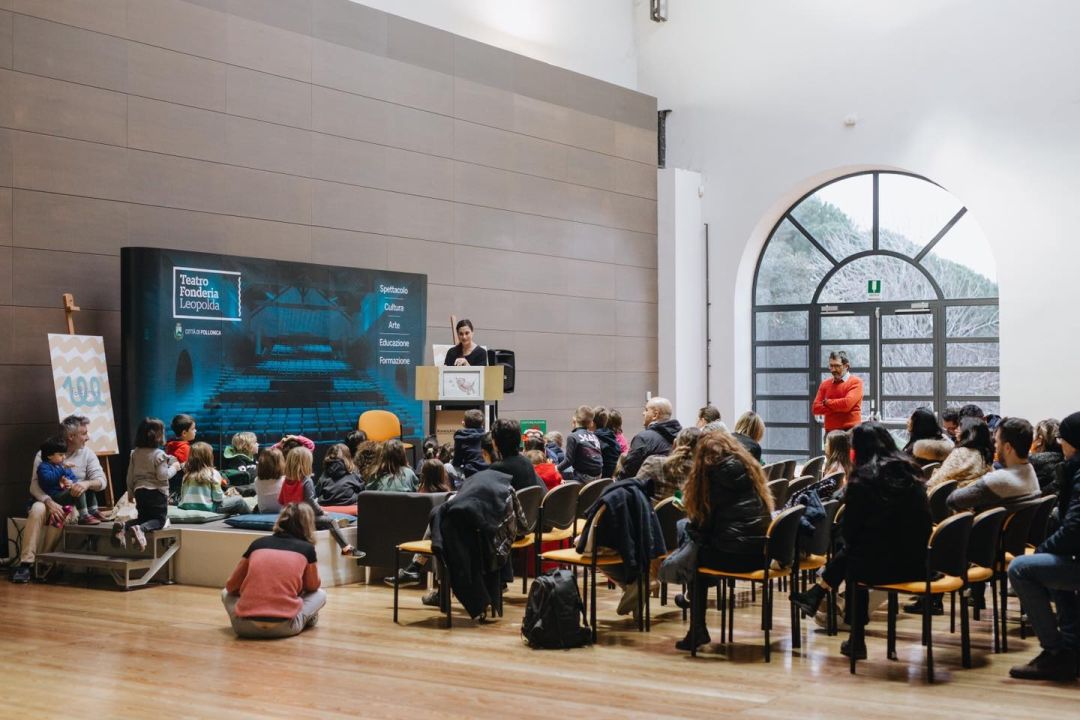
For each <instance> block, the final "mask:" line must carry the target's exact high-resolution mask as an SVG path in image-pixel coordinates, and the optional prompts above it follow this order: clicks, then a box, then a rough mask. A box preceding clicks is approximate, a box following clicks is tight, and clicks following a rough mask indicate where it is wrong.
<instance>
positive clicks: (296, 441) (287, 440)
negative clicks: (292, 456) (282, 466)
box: [274, 435, 315, 457]
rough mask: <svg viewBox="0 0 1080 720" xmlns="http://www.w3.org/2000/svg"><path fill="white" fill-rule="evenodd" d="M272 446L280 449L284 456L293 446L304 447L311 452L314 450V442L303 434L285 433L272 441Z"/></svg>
mask: <svg viewBox="0 0 1080 720" xmlns="http://www.w3.org/2000/svg"><path fill="white" fill-rule="evenodd" d="M274 447H276V448H277V449H278V450H280V451H281V452H282V454H283V455H285V456H286V457H288V455H289V451H290V450H292V449H293V448H294V447H306V448H307V449H308V450H310V451H311V452H315V442H314V441H313V440H311V439H310V438H306V437H304V436H303V435H286V436H284V437H283V438H281V439H280V440H278V441H277V442H276V443H274Z"/></svg>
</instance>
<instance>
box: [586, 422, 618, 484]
mask: <svg viewBox="0 0 1080 720" xmlns="http://www.w3.org/2000/svg"><path fill="white" fill-rule="evenodd" d="M593 432H594V434H595V435H596V439H597V440H599V441H600V457H601V460H602V463H603V467H602V468H601V470H600V477H606V478H609V477H615V466H616V465H618V463H619V456H620V455H622V450H621V449H619V441H618V440H616V439H615V433H613V432H612V431H611V430H609V429H608V428H596V430H594V431H593Z"/></svg>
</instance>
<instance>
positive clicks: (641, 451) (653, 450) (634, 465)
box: [620, 418, 682, 478]
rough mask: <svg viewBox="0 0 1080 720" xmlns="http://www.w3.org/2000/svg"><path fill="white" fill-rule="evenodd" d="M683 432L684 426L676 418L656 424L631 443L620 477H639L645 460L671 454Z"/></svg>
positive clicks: (636, 436)
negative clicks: (672, 446) (679, 435)
mask: <svg viewBox="0 0 1080 720" xmlns="http://www.w3.org/2000/svg"><path fill="white" fill-rule="evenodd" d="M680 432H682V425H680V424H679V421H678V420H676V419H675V418H669V419H667V420H661V421H659V422H654V423H653V424H652V425H650V426H649V427H647V428H645V429H644V430H642V431H641V432H639V433H638V434H637V435H635V436H634V439H633V440H631V441H630V450H629V452H627V453H626V458H625V459H624V460H623V466H622V475H621V476H620V477H624V478H631V477H637V474H638V470H640V469H641V464H642V463H643V462H645V459H646V458H648V457H650V456H652V455H669V454H671V445H672V444H673V443H674V442H675V436H676V435H678V434H679V433H680Z"/></svg>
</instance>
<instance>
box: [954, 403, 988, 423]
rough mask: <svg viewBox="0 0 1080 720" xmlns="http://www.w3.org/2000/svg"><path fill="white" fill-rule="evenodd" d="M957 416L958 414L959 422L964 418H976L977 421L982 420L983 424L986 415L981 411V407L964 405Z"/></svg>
mask: <svg viewBox="0 0 1080 720" xmlns="http://www.w3.org/2000/svg"><path fill="white" fill-rule="evenodd" d="M958 414H959V416H960V419H961V420H963V419H964V418H966V417H969V418H978V419H979V420H982V421H983V422H986V415H985V414H984V413H983V409H982V408H981V407H979V406H978V405H972V404H968V405H964V406H963V407H962V408H960V410H959V413H958Z"/></svg>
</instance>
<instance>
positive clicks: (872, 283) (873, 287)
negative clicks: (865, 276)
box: [866, 280, 881, 300]
mask: <svg viewBox="0 0 1080 720" xmlns="http://www.w3.org/2000/svg"><path fill="white" fill-rule="evenodd" d="M866 294H867V296H868V297H869V298H870V299H871V300H874V299H877V298H879V297H881V281H880V280H867V281H866Z"/></svg>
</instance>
